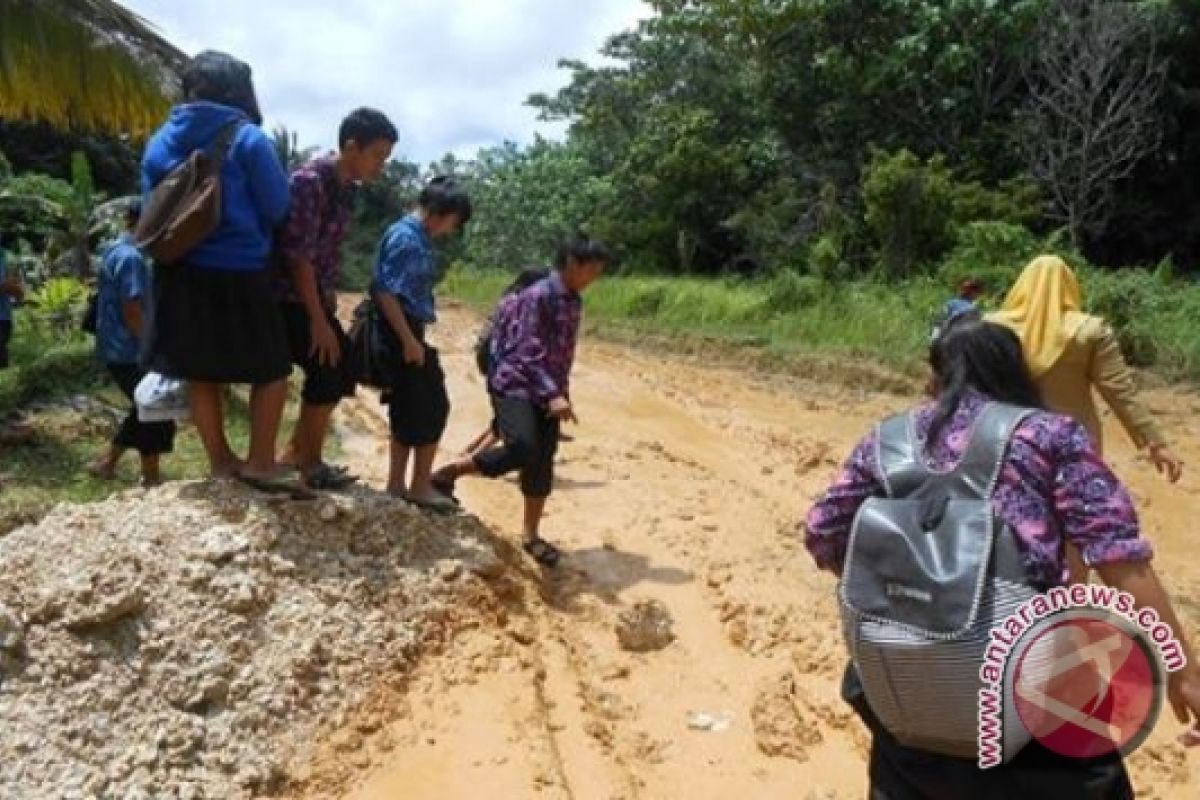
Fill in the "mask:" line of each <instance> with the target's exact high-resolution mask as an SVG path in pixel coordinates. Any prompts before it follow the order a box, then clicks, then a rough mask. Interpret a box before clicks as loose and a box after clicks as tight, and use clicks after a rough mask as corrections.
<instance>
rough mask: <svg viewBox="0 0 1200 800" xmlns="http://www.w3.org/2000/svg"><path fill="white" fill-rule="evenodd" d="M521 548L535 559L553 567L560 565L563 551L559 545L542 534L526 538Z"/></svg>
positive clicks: (543, 564) (544, 565)
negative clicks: (548, 540)
mask: <svg viewBox="0 0 1200 800" xmlns="http://www.w3.org/2000/svg"><path fill="white" fill-rule="evenodd" d="M521 549H522V550H524V551H525V552H526V553H528V554H529V556H530V557H531V558H532V559H533V560H534V561H536V562H537V563H539V564H541V565H542V566H543V567H550V568H551V569H553V568H554V567H557V566H558V560H559V558H561V557H562V553H561V552H560V551H559V549H558V548H557V547H555V546H554V545H552V544H550V543H549V542H547V541H546V540H545V539H543V538H542V537H540V536H535V537H533V538H532V539H526V540H525V541H524V542H522V544H521Z"/></svg>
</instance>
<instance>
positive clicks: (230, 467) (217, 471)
mask: <svg viewBox="0 0 1200 800" xmlns="http://www.w3.org/2000/svg"><path fill="white" fill-rule="evenodd" d="M245 468H246V462H245V461H243V460H242V459H240V458H237V457H236V456H233V457H230V458H229V459H228V460H226V461H222V462H220V463H219V464H214V465H213V466H212V467H211V468H210V469H209V471H208V474H209V477H210V478H212V479H213V480H218V481H220V480H232V479H233V478H236V477H237V476H238V474H239V473H240V472H241V471H242V470H244V469H245Z"/></svg>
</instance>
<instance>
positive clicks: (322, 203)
mask: <svg viewBox="0 0 1200 800" xmlns="http://www.w3.org/2000/svg"><path fill="white" fill-rule="evenodd" d="M290 193H291V199H290V204H289V206H288V216H287V223H286V224H285V226H284V230H283V235H282V237H281V239H280V247H281V249H282V250H283V254H284V255H285V256H287V257H288V258H289V259H305V260H307V261H308V262H309V263H310V264H312V265H313V269H314V270H315V271H316V279H317V291H318V293H319V294H320V296H321V304H322V305H324V306H325V307H326V308H328V309H331V310H332V307H333V302H334V296H335V295H334V292H335V289H336V288H337V281H338V277H339V275H340V273H341V265H342V258H341V249H342V240H343V239H345V238H346V232H347V231H348V230H349V228H350V212H351V210H352V208H353V204H354V187H353V186H352V185H348V184H342V183H341V182H340V181H339V179H338V176H337V157H336V156H335V155H333V154H330V155H327V156H323V157H321V158H317V159H314V160H313V161H310V162H309V163H307V164H305V165H304V166H303V167H300V168H299V169H298V170H296V171H295V172H293V173H292V178H291V185H290ZM280 294H281V297H282V298H283V299H284V300H285V301H288V302H293V303H298V302H300V295H299V293H298V292H297V291H296V287H295V284H294V282H293V281H292V280H291V277H290V271H289V273H288V276H287V277H285V278H284V280H283V281H282V282H281V285H280Z"/></svg>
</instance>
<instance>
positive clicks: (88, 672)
mask: <svg viewBox="0 0 1200 800" xmlns="http://www.w3.org/2000/svg"><path fill="white" fill-rule="evenodd" d="M494 545H495V541H494V540H493V539H492V537H491V534H490V533H489V532H488V531H487V529H486V528H484V527H483V526H482V525H481V524H480V523H479V522H478V521H476V520H474V519H473V518H469V517H456V518H451V519H440V518H432V517H429V516H426V515H423V514H421V513H418V512H416V511H415V510H413V509H411V508H410V507H409V506H407V505H406V504H404V503H403V502H400V501H396V500H393V499H391V498H388V497H386V496H381V495H378V494H375V493H372V492H370V491H369V490H366V489H362V490H360V491H358V492H356V493H351V494H347V495H343V496H339V497H336V498H325V499H322V500H319V501H315V502H308V503H297V502H288V501H276V500H274V499H272V498H269V497H265V496H263V495H258V494H254V493H252V492H250V491H248V490H246V489H244V488H241V487H239V486H232V485H229V484H216V483H181V484H172V485H168V486H165V487H161V488H159V489H155V490H150V491H144V490H133V491H130V492H127V493H125V494H123V495H120V496H118V497H115V498H113V499H111V500H109V501H107V502H105V503H100V504H96V505H89V506H60V507H58V508H56V509H55V510H54V511H53V512H52V513H51V514H50V515H49V516H47V517H46V518H45V519H43V520H42V521H41V522H40V523H39V524H37V525H36V526H30V527H25V528H21V529H18V530H17V531H14V532H13V533H12V534H10V535H8V536H6V537H4V538H2V539H0V797H14V798H16V797H19V798H22V800H39V799H40V798H73V797H78V798H92V797H96V798H108V797H112V798H122V799H123V800H133V799H134V798H239V797H253V796H257V795H259V794H263V793H269V792H270V791H272V790H273V789H275V788H278V787H279V786H280V785H282V784H283V783H284V782H285V781H286V779H287V771H288V764H289V761H290V760H291V758H292V757H293V755H295V754H297V752H298V749H297V748H299V747H301V746H302V745H305V744H310V743H311V740H312V739H313V737H314V736H315V735H316V734H317V732H318V731H320V730H328V729H333V728H335V727H337V726H338V725H339V724H341V723H343V722H344V721H345V719H346V716H347V714H348V713H349V712H350V711H352V710H353V709H354V708H355V707H356V705H357V704H358V703H360V702H361V701H362V700H363V698H364V697H365V696H366V694H367V693H368V692H369V691H370V690H371V689H372V688H373V687H375V686H377V685H379V683H380V682H381V681H384V680H387V679H388V677H389V676H390V675H396V674H398V673H399V674H402V673H404V672H405V671H407V668H408V667H409V666H410V665H411V664H412V662H413V660H414V659H415V658H416V657H417V656H418V655H419V654H420V653H421V652H422V651H423V650H424V649H426V648H427V647H429V646H430V645H431V644H434V643H440V642H443V641H445V640H446V639H447V638H448V637H449V635H450V634H451V633H452V632H453V631H454V630H456V629H457V628H458V627H459V626H461V625H463V624H469V622H470V619H471V618H472V617H473V616H474V617H477V616H478V614H479V613H480V612H481V611H483V610H484V609H485V608H486V606H487V604H488V603H489V601H490V598H491V594H490V592H489V587H488V584H487V582H486V579H491V578H494V577H497V576H498V575H499V574H500V573H501V572H503V569H504V566H503V563H502V562H501V561H500V560H499V559H498V557H497V555H496V552H497V551H496V548H495V546H494Z"/></svg>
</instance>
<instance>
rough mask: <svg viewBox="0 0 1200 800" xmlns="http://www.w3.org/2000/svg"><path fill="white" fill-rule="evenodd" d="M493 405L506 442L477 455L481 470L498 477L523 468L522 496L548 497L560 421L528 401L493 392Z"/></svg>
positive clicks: (483, 473)
mask: <svg viewBox="0 0 1200 800" xmlns="http://www.w3.org/2000/svg"><path fill="white" fill-rule="evenodd" d="M492 408H493V409H494V410H495V412H496V418H495V421H494V423H493V424H494V425H495V430H496V431H497V433H498V435H499V436H500V438H501V439H502V440H503V444H501V445H499V446H497V447H492V448H489V449H487V450H485V451H484V452H482V453H480V454H479V455H477V456H475V466H476V468H477V469H478V470H479V473H480V474H481V475H486V476H487V477H489V478H498V477H500V476H501V475H506V474H508V473H510V472H514V471H516V470H520V472H521V493H522V494H523V495H525V496H526V497H533V498H543V497H549V496H550V490H551V489H552V488H553V486H554V454H555V453H556V452H557V451H558V440H559V436H560V430H561V423H560V422H559V421H558V420H557V419H555V418H554V417H552V416H550V414H549V412H548V411H547V410H546V409H545V408H543V407H541V406H538V405H535V404H534V403H531V402H530V401H528V400H518V399H516V398H512V397H496V396H495V395H493V396H492Z"/></svg>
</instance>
